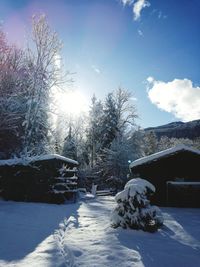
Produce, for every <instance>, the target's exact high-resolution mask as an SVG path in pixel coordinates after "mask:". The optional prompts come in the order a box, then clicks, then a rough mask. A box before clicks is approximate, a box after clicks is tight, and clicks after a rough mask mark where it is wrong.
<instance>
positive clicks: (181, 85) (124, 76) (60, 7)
mask: <svg viewBox="0 0 200 267" xmlns="http://www.w3.org/2000/svg"><path fill="white" fill-rule="evenodd" d="M122 2H123V3H122ZM139 2H140V4H143V5H146V7H144V8H141V9H140V12H139V14H138V17H137V18H136V13H134V12H133V10H134V7H135V6H134V5H135V4H136V3H139ZM125 3H126V5H125ZM35 13H45V14H46V15H47V18H48V20H49V23H50V25H51V26H52V28H53V29H55V30H56V31H58V33H59V36H60V38H61V39H62V40H63V43H64V47H63V55H62V56H63V59H64V62H65V65H66V67H67V69H69V70H70V71H72V72H75V73H76V74H75V75H74V80H75V83H74V88H75V89H77V90H79V91H80V92H81V93H82V94H84V95H85V96H86V98H87V99H88V100H89V99H90V97H91V96H92V95H93V93H95V94H96V96H97V97H99V98H103V97H104V96H105V94H106V93H108V92H109V91H112V90H114V89H117V88H118V87H119V86H121V87H123V88H126V89H128V90H129V91H131V92H133V94H134V96H135V98H136V99H137V100H136V102H135V103H136V106H137V109H138V113H139V117H140V120H139V121H138V123H139V124H140V125H141V126H142V127H148V126H156V125H161V124H165V123H169V122H172V121H176V120H183V121H188V120H193V119H199V118H200V88H199V85H200V51H199V50H200V30H199V29H200V16H199V13H200V1H198V0H190V1H186V0H182V1H179V0H177V1H174V0H173V1H172V0H166V1H160V0H149V1H148V2H147V1H145V0H135V1H131V0H124V1H122V0H121V1H120V0H65V1H64V0H48V1H47V0H46V1H45V0H43V1H41V0H35V1H34V0H32V1H31V0H12V1H11V0H0V20H2V21H3V25H4V29H5V31H6V32H7V34H8V38H9V39H10V40H11V41H13V42H17V43H18V44H22V43H23V42H24V34H25V32H26V31H27V30H28V28H29V25H30V18H31V15H32V14H35ZM148 77H151V78H149V79H148V81H147V78H148Z"/></svg>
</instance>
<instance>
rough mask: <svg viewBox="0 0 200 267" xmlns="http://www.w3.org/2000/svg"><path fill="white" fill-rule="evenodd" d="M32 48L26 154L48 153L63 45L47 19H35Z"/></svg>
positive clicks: (25, 141) (29, 51) (29, 62)
mask: <svg viewBox="0 0 200 267" xmlns="http://www.w3.org/2000/svg"><path fill="white" fill-rule="evenodd" d="M32 28H33V32H32V36H33V38H32V47H34V50H33V49H30V48H28V49H27V59H26V62H27V69H28V74H29V96H28V98H29V101H28V111H27V114H26V119H25V121H24V126H25V136H24V153H33V154H34V153H44V152H45V151H46V148H47V144H48V137H49V128H50V125H49V123H48V122H49V121H48V117H49V112H50V94H51V90H52V89H53V88H55V87H58V86H59V85H60V84H61V82H62V81H61V77H60V70H59V66H57V62H56V61H57V60H58V57H59V55H60V51H61V47H62V44H61V42H60V40H59V39H58V36H57V33H56V32H53V31H52V30H51V29H50V27H49V25H48V23H47V20H46V18H45V16H40V17H36V16H33V20H32Z"/></svg>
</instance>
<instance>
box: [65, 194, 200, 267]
mask: <svg viewBox="0 0 200 267" xmlns="http://www.w3.org/2000/svg"><path fill="white" fill-rule="evenodd" d="M113 207H114V200H113V198H112V197H102V198H98V199H97V200H93V201H90V202H88V203H82V204H81V206H80V208H79V210H78V212H77V217H76V218H74V221H73V222H72V223H71V225H70V227H69V228H68V229H66V232H65V233H66V235H65V244H67V246H68V248H70V249H71V251H72V253H73V254H74V259H73V262H74V265H72V266H76V267H79V266H80V267H83V266H84V267H134V266H136V267H141V266H143V267H144V266H146V267H161V266H162V267H171V266H174V267H197V266H200V230H199V228H200V227H199V226H200V209H178V208H177V209H176V208H163V209H162V210H163V211H164V213H163V214H164V218H165V225H164V226H163V228H162V229H160V230H159V231H158V232H157V233H153V234H152V233H147V232H143V231H134V230H124V229H120V228H118V229H112V228H111V227H110V212H111V210H112V209H113Z"/></svg>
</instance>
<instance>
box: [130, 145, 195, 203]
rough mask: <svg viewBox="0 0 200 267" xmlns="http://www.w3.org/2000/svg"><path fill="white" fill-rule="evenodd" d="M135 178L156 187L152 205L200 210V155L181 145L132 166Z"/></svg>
mask: <svg viewBox="0 0 200 267" xmlns="http://www.w3.org/2000/svg"><path fill="white" fill-rule="evenodd" d="M130 170H131V173H132V175H133V177H141V178H143V179H146V180H148V181H149V182H151V183H152V184H153V185H154V186H155V187H156V193H155V195H154V196H153V197H152V202H153V203H155V204H157V205H160V206H179V207H200V151H199V150H197V149H193V148H190V147H187V146H185V145H178V146H176V147H173V148H170V149H167V150H164V151H161V152H158V153H155V154H152V155H149V156H146V157H143V158H140V159H137V160H135V161H133V162H132V163H131V164H130Z"/></svg>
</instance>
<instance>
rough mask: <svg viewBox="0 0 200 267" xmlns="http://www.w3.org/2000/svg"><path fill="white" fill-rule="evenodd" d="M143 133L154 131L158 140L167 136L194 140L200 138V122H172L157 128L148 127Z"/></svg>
mask: <svg viewBox="0 0 200 267" xmlns="http://www.w3.org/2000/svg"><path fill="white" fill-rule="evenodd" d="M144 131H145V132H149V131H154V132H155V134H156V136H157V137H158V138H161V137H162V136H167V137H169V138H172V137H175V138H189V139H195V138H197V137H200V120H195V121H190V122H185V123H184V122H181V121H177V122H172V123H169V124H165V125H161V126H158V127H149V128H146V129H144Z"/></svg>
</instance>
